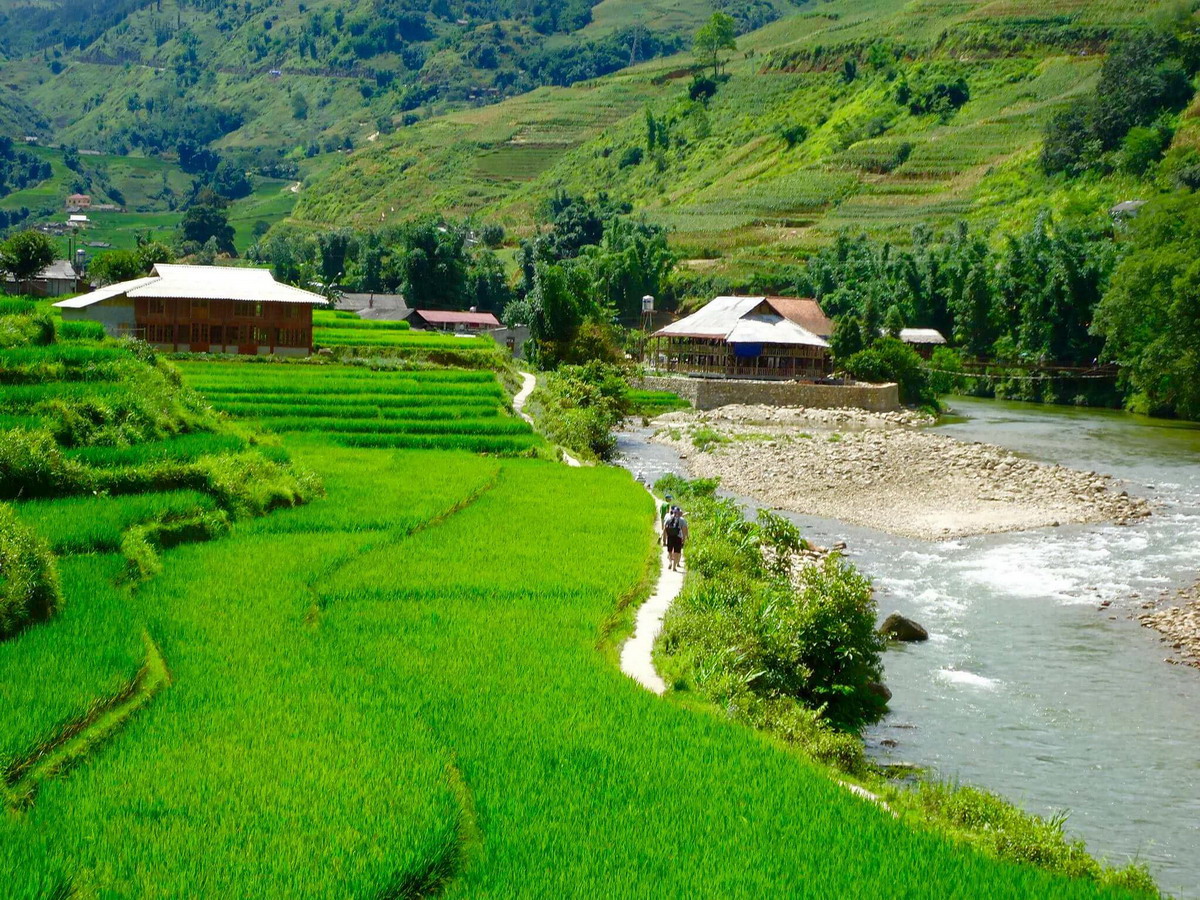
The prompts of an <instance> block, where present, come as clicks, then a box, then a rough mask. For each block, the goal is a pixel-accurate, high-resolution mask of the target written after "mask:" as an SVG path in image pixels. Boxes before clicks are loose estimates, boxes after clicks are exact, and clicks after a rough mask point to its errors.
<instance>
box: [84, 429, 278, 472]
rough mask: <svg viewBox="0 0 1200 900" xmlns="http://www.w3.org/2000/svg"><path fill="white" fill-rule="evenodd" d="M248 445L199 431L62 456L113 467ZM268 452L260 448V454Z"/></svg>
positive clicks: (229, 450) (188, 457)
mask: <svg viewBox="0 0 1200 900" xmlns="http://www.w3.org/2000/svg"><path fill="white" fill-rule="evenodd" d="M247 446H248V442H247V440H246V438H244V437H242V436H241V435H238V434H213V433H209V432H198V433H196V434H183V435H180V436H179V437H176V438H171V439H169V440H165V441H146V442H144V443H140V444H134V445H132V446H130V447H77V448H74V449H71V450H67V451H66V452H65V455H66V457H67V458H68V459H72V460H76V461H78V462H81V463H84V464H85V465H88V466H92V467H94V468H115V467H120V466H140V465H145V464H147V463H159V462H167V461H190V460H195V459H199V458H200V457H201V456H217V455H220V454H222V453H237V452H240V451H242V450H245V449H246V447H247ZM269 449H270V448H260V452H261V451H267V450H269ZM285 458H286V457H285Z"/></svg>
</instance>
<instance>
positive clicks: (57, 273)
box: [38, 259, 78, 281]
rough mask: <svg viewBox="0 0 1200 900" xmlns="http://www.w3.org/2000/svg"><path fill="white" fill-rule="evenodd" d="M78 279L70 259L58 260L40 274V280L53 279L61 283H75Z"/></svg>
mask: <svg viewBox="0 0 1200 900" xmlns="http://www.w3.org/2000/svg"><path fill="white" fill-rule="evenodd" d="M77 277H78V276H77V275H76V274H75V268H74V266H72V265H71V261H70V260H69V259H56V260H55V261H54V262H52V263H50V265H48V266H46V268H44V269H42V271H40V272H39V273H38V278H53V279H56V280H59V281H74V280H75V279H76V278H77Z"/></svg>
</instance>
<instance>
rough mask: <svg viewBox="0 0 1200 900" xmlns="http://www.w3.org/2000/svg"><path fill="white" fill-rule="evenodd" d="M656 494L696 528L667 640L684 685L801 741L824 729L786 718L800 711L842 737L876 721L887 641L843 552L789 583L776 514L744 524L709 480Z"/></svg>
mask: <svg viewBox="0 0 1200 900" xmlns="http://www.w3.org/2000/svg"><path fill="white" fill-rule="evenodd" d="M655 487H656V490H658V491H659V492H667V493H671V494H672V495H673V496H674V497H675V498H676V502H677V503H680V504H681V505H683V507H684V509H685V511H686V512H687V515H688V523H689V526H690V531H691V541H690V542H689V548H688V568H689V576H688V580H687V582H686V583H685V586H684V591H683V593H682V594H681V595H680V596H679V599H678V600H677V601H676V602H675V604H674V605H673V606H672V607H671V609H670V611H668V613H667V616H666V619H665V620H664V623H663V634H662V637H661V639H660V644H659V648H660V650H659V652H660V653H661V654H662V656H663V657H664V658H665V662H666V665H667V667H668V668H669V669H670V670H671V671H672V672H675V673H677V675H678V679H682V681H683V683H684V684H686V685H687V686H688V687H689V688H692V689H695V690H698V691H699V692H700V693H702V694H703V695H704V696H706V697H707V698H708V699H710V700H713V701H714V702H715V703H717V704H718V705H719V706H721V707H722V708H725V709H729V710H731V711H733V712H735V713H737V712H742V713H743V714H744V715H745V717H746V718H747V719H748V720H749V721H750V722H751V724H755V723H756V722H758V721H763V720H766V719H779V720H785V721H786V720H790V722H789V724H787V725H786V726H785V728H786V730H787V732H788V733H787V734H786V735H785V736H788V737H791V738H793V739H799V738H811V737H812V733H813V732H814V731H818V729H816V728H815V727H814V726H813V720H811V719H809V720H808V721H807V722H806V721H805V717H804V716H803V715H802V714H799V713H793V714H792V715H791V716H789V715H787V713H786V711H787V710H788V708H789V706H790V704H792V703H794V704H798V705H799V706H800V707H802V708H807V709H808V710H811V711H816V712H817V713H819V714H821V715H822V716H823V717H825V719H826V720H827V721H828V722H830V723H832V724H833V725H835V726H836V727H837V728H839V729H846V730H854V729H855V728H857V727H859V726H860V725H862V724H863V723H865V722H868V721H871V720H872V719H873V718H875V717H877V716H878V715H879V713H880V712H881V711H882V708H883V703H882V700H881V699H880V697H879V695H878V693H876V692H875V690H873V688H872V685H873V684H875V683H877V682H878V681H879V680H880V678H881V677H882V662H881V658H880V653H881V651H882V650H883V642H882V639H881V638H880V637H879V635H878V634H877V633H876V632H875V602H874V599H873V597H872V592H871V586H870V582H869V581H867V579H866V578H864V577H863V576H862V575H860V574H858V573H857V572H856V571H855V570H854V569H853V567H851V566H850V565H849V564H848V563H846V562H844V561H843V560H841V559H840V558H839V557H838V556H837V555H836V554H835V555H834V556H831V557H829V558H828V559H826V560H825V561H824V562H822V563H821V564H820V565H815V566H806V567H804V568H803V569H802V570H801V571H800V572H797V573H794V576H793V577H789V576H790V575H793V573H792V572H791V562H790V554H791V553H792V552H794V550H795V549H798V548H799V546H800V536H799V534H798V533H797V532H795V531H794V530H793V529H790V528H786V527H784V523H781V522H779V521H777V520H776V519H775V518H772V516H771V515H770V514H768V515H766V516H763V517H761V518H760V522H759V524H757V525H755V524H753V523H751V522H747V521H746V520H745V519H744V518H743V517H742V515H741V512H740V511H739V509H738V507H737V504H736V503H734V501H732V500H728V499H717V498H716V497H714V496H713V495H712V493H711V490H712V487H713V485H712V484H711V483H705V484H700V485H697V486H695V487H694V488H693V487H691V486H689V485H688V484H686V483H683V482H680V481H679V480H678V479H667V480H663V481H660V482H659V483H658V484H657V485H656V486H655ZM764 549H765V550H766V551H767V552H766V553H765V554H764ZM782 556H787V557H788V559H787V561H786V562H785V561H784V560H783V559H781V558H780V557H782ZM768 560H770V564H769V565H768V562H767V561H768ZM678 679H677V680H678ZM789 701H790V703H789ZM760 703H767V704H774V708H772V707H768V708H766V709H762V708H761V707H760V706H759V704H760ZM833 743H834V746H836V747H838V748H839V749H838V751H837V752H835V753H834V754H833V755H834V756H837V755H840V754H842V753H845V754H846V756H847V759H846V762H847V763H848V764H849V768H850V769H852V770H853V769H856V768H860V767H861V766H862V757H861V750H859V752H857V753H854V752H851V751H850V750H849V746H850V745H847V744H843V743H841V742H837V741H834V742H833ZM828 752H829V751H828V749H826V750H825V751H823V752H822V755H823V756H826V755H827V754H828Z"/></svg>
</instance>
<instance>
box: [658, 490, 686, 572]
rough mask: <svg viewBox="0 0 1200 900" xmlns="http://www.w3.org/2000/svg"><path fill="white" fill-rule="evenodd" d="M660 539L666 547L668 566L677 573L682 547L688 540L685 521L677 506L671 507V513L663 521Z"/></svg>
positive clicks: (681, 556) (681, 557)
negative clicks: (661, 538)
mask: <svg viewBox="0 0 1200 900" xmlns="http://www.w3.org/2000/svg"><path fill="white" fill-rule="evenodd" d="M662 537H663V543H664V544H665V545H666V547H667V560H668V565H669V567H670V569H671V571H673V572H678V571H679V565H680V562H681V561H682V559H683V545H684V544H686V543H687V539H688V524H687V519H685V518H684V517H683V510H681V509H680V508H679V507H678V506H672V507H671V512H670V513H669V514H668V515H667V517H666V518H665V519H664V520H663V530H662Z"/></svg>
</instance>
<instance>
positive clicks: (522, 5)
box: [0, 0, 793, 157]
mask: <svg viewBox="0 0 1200 900" xmlns="http://www.w3.org/2000/svg"><path fill="white" fill-rule="evenodd" d="M727 5H729V6H730V7H731V9H732V11H733V12H734V13H735V15H736V16H737V17H738V18H739V19H740V20H741V21H742V22H743V27H752V26H755V25H757V24H761V23H762V22H764V21H768V20H770V19H771V18H775V17H777V16H778V15H779V14H780V12H781V11H790V10H791V9H792V8H793V7H791V5H790V3H789V0H739V2H735V3H731V4H727ZM592 6H593V3H592V0H533V2H523V0H522V2H517V0H496V2H492V3H488V4H480V3H475V2H467V0H435V2H432V3H410V2H407V0H304V2H300V0H267V2H261V0H260V2H256V3H245V4H228V3H220V2H213V0H155V2H153V3H130V2H122V3H116V4H106V8H105V9H103V10H98V9H96V8H95V7H96V5H95V4H94V3H89V2H85V0H44V2H39V3H36V4H33V3H30V2H27V0H5V2H2V3H0V35H3V37H2V38H0V47H2V48H3V49H4V51H5V53H6V54H7V55H8V56H9V57H10V59H9V60H8V61H7V62H6V63H4V64H3V67H2V69H3V75H4V80H5V81H6V82H7V83H8V84H9V85H10V86H11V87H12V88H14V89H15V90H17V91H19V92H20V94H21V96H22V97H23V98H24V99H25V100H26V101H27V102H28V104H29V105H30V106H31V107H32V108H34V109H36V110H38V111H39V112H40V113H41V114H42V116H43V117H44V119H45V127H44V128H43V129H42V134H43V136H45V137H47V138H50V139H52V140H53V142H54V143H59V142H64V143H69V144H74V145H77V146H79V147H83V148H90V149H96V150H103V151H106V152H115V153H126V152H128V151H130V150H136V151H143V152H146V153H163V152H166V153H172V152H174V151H175V150H176V147H177V145H178V144H179V143H180V142H187V143H191V144H195V145H198V146H215V147H217V148H221V149H225V150H237V151H240V152H242V153H243V154H246V155H252V156H259V157H270V156H278V155H279V154H280V153H281V152H285V151H291V150H293V149H297V148H299V149H300V150H302V151H305V150H308V148H310V147H316V148H319V149H324V150H332V149H339V148H345V147H349V146H353V145H356V144H361V143H365V142H367V141H368V140H370V139H371V138H372V136H373V135H375V134H376V133H378V132H381V131H382V132H387V131H389V130H391V129H392V128H393V127H398V126H403V124H404V123H406V122H411V121H413V120H416V119H418V118H420V117H421V116H424V115H428V114H430V113H431V112H433V111H437V110H441V109H444V108H445V107H446V106H447V104H449V105H478V104H483V103H490V102H494V101H496V100H498V99H500V98H502V97H505V96H514V95H518V94H521V93H523V92H525V91H528V90H530V89H532V88H535V87H537V86H539V85H544V84H569V83H571V82H573V81H577V80H580V79H582V78H588V77H593V76H595V75H599V74H603V73H607V72H612V71H614V70H615V69H618V68H621V67H622V66H625V65H628V64H629V63H630V62H631V61H636V60H639V59H646V58H650V57H652V56H655V55H658V54H660V53H663V52H670V51H672V50H676V49H679V48H680V47H682V46H683V44H684V39H685V37H686V36H687V35H690V32H691V30H692V29H694V28H695V26H696V24H697V23H698V22H699V21H701V20H702V19H703V18H705V17H706V16H707V15H708V14H709V13H710V12H711V11H712V9H713V4H712V3H711V2H710V0H654V2H651V3H649V4H640V5H636V6H635V5H633V4H630V3H628V2H627V0H602V2H600V3H599V5H597V6H596V7H595V10H594V11H593V9H592ZM308 152H311V150H308Z"/></svg>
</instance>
